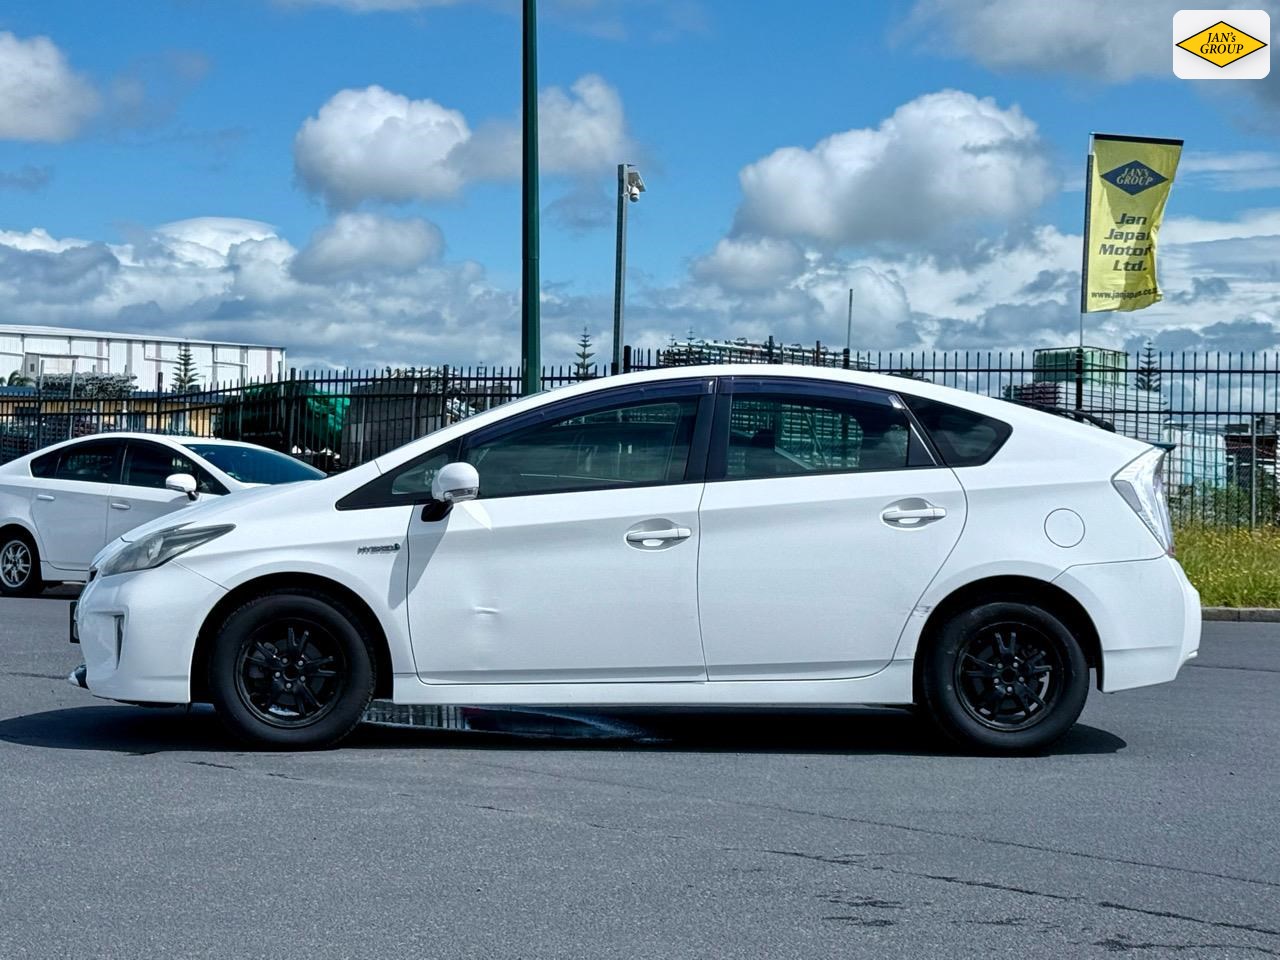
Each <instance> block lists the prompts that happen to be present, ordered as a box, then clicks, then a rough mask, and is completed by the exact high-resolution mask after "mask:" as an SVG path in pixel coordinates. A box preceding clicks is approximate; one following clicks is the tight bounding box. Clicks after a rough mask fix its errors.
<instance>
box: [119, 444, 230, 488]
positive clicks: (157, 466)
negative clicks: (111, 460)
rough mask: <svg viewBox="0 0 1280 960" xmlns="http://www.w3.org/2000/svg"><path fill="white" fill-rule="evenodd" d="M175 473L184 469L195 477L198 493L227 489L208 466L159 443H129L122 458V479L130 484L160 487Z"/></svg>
mask: <svg viewBox="0 0 1280 960" xmlns="http://www.w3.org/2000/svg"><path fill="white" fill-rule="evenodd" d="M175 473H186V474H189V475H190V476H192V477H194V478H195V481H196V489H197V490H198V491H200V492H201V493H216V494H223V493H226V492H227V489H226V487H224V486H223V485H222V484H221V483H219V482H218V481H217V480H215V479H214V478H213V476H212V475H211V474H210V473H209V471H208V470H205V469H204V468H203V467H200V466H198V465H197V464H196V463H195V462H194V461H193V460H191V459H190V458H189V457H184V456H183V455H182V454H180V453H179V452H178V451H176V450H172V449H170V448H169V447H165V446H161V445H160V444H158V443H131V444H129V456H128V457H127V458H126V459H125V465H124V477H123V480H122V481H121V482H122V483H124V484H125V485H126V486H130V487H150V488H152V489H157V490H163V489H164V483H165V481H166V480H167V479H169V477H171V476H172V475H173V474H175Z"/></svg>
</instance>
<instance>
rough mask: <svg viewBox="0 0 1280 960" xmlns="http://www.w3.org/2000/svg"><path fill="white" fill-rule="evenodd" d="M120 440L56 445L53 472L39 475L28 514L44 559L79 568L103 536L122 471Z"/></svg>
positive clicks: (86, 563) (99, 546)
mask: <svg viewBox="0 0 1280 960" xmlns="http://www.w3.org/2000/svg"><path fill="white" fill-rule="evenodd" d="M123 451H124V442H123V441H122V440H112V439H94V440H85V441H83V442H81V443H74V444H71V445H69V446H66V447H63V448H62V449H61V451H59V456H58V461H57V464H56V465H51V467H52V473H51V474H50V475H48V476H46V477H42V478H41V479H40V480H39V481H37V484H36V487H35V489H34V490H33V497H32V500H31V516H32V518H33V519H34V520H35V523H36V529H37V530H38V532H39V535H40V544H41V549H42V551H43V554H44V555H43V559H44V560H45V561H47V562H48V563H50V564H51V565H53V566H55V567H57V568H59V569H60V570H68V571H83V570H88V569H89V561H90V560H92V559H93V556H94V554H96V553H97V552H98V551H99V550H101V549H102V547H103V546H104V545H105V544H106V542H107V509H108V508H107V499H108V497H109V496H110V493H111V487H112V485H113V484H115V483H116V482H117V481H118V480H119V477H120V461H121V454H122V453H123Z"/></svg>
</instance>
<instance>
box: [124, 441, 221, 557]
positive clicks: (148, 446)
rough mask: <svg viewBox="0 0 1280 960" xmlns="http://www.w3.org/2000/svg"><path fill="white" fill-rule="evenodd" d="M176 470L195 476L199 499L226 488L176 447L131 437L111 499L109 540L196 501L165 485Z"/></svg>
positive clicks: (197, 497)
mask: <svg viewBox="0 0 1280 960" xmlns="http://www.w3.org/2000/svg"><path fill="white" fill-rule="evenodd" d="M175 473H185V474H189V475H190V476H192V477H194V478H195V481H196V499H197V501H198V500H199V499H201V498H203V497H207V496H209V495H211V494H214V493H219V492H223V491H224V489H225V488H224V487H223V486H222V485H221V484H220V483H218V481H217V480H215V479H214V478H213V477H211V476H210V475H209V472H208V471H207V470H204V469H202V468H201V467H199V466H198V465H197V464H196V463H195V462H194V461H192V460H191V459H190V458H189V457H186V456H184V455H183V454H181V453H180V452H179V451H177V450H174V449H173V448H172V447H167V446H165V445H164V444H161V443H152V442H150V441H148V440H130V441H129V444H128V449H127V450H126V451H125V459H124V469H123V471H122V473H121V477H120V483H118V484H116V485H115V486H113V487H112V488H111V496H110V497H109V499H108V504H107V506H108V511H107V540H108V541H111V540H114V539H115V538H116V537H118V536H120V535H121V534H122V533H127V532H128V531H130V530H132V529H133V528H134V527H140V526H142V524H144V523H146V522H148V521H150V520H154V519H155V518H156V517H162V516H165V515H166V514H169V513H173V512H175V511H177V510H181V509H182V508H183V507H186V506H190V505H191V504H192V503H193V502H196V501H193V500H191V498H190V497H188V496H187V495H186V494H185V493H179V492H178V491H176V490H170V489H168V488H167V487H165V485H164V483H165V480H167V479H168V478H169V477H170V476H172V475H173V474H175ZM175 522H177V521H175Z"/></svg>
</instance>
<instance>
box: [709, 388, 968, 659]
mask: <svg viewBox="0 0 1280 960" xmlns="http://www.w3.org/2000/svg"><path fill="white" fill-rule="evenodd" d="M707 473H708V477H707V478H708V483H707V485H706V490H705V492H704V494H703V498H702V506H701V509H700V510H699V521H700V527H701V537H702V543H701V553H700V559H699V567H698V582H699V597H698V599H699V610H700V622H701V626H702V642H703V647H704V648H705V650H706V658H707V675H708V678H709V679H711V680H735V679H802V678H803V679H821V678H844V677H858V676H865V675H868V674H871V673H875V672H876V671H877V670H880V669H881V668H883V667H884V666H885V665H886V664H887V663H888V662H889V660H890V659H891V658H892V656H893V651H894V648H895V646H896V645H897V641H898V636H899V634H900V633H901V632H902V628H903V626H904V625H905V623H906V620H907V617H908V616H909V615H910V614H911V611H912V609H913V608H914V607H915V605H916V603H917V601H918V600H919V598H920V596H921V595H922V594H923V593H924V590H925V588H926V587H927V586H928V584H929V582H930V581H931V580H932V579H933V577H934V575H935V574H936V573H937V571H938V570H939V569H940V568H941V566H942V563H943V561H944V560H945V559H946V557H947V555H948V554H949V553H950V551H951V549H952V548H953V547H954V546H955V544H956V541H957V540H958V538H959V536H960V531H961V529H962V528H963V526H964V520H965V497H964V492H963V490H962V489H961V487H960V483H959V482H958V481H957V480H956V477H955V475H954V474H953V473H952V471H951V470H950V469H948V468H947V467H944V466H941V465H939V464H937V463H936V462H935V460H934V458H933V456H932V454H931V452H930V450H929V448H928V446H927V445H926V443H925V441H924V440H923V439H922V437H921V436H920V434H919V433H918V431H917V428H916V426H915V424H914V422H913V421H912V419H911V416H910V414H909V413H908V412H907V409H906V407H905V405H903V403H902V402H901V401H900V400H899V399H898V398H897V397H896V396H895V395H892V394H890V393H887V392H884V391H879V390H872V389H867V388H861V387H856V386H852V385H846V384H839V383H831V382H824V381H820V380H803V379H799V378H797V379H795V380H792V379H786V378H740V377H735V378H724V379H722V380H721V384H720V394H719V396H718V397H717V403H716V422H715V427H714V428H713V436H712V442H711V458H710V462H709V464H708V470H707Z"/></svg>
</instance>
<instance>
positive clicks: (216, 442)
mask: <svg viewBox="0 0 1280 960" xmlns="http://www.w3.org/2000/svg"><path fill="white" fill-rule="evenodd" d="M90 440H151V441H153V442H159V443H165V444H170V445H175V446H180V447H187V448H190V447H191V445H192V444H199V445H201V446H204V445H210V446H220V447H246V448H251V449H254V450H270V448H269V447H262V446H259V445H258V444H256V443H245V442H244V441H241V440H220V439H215V438H212V437H188V436H178V435H175V434H169V433H146V432H144V431H141V430H109V431H105V432H103V433H88V434H85V435H84V436H83V437H72V438H71V439H70V440H59V441H58V442H57V443H51V444H48V445H47V446H44V447H41V448H40V449H39V450H33V451H32V452H31V453H28V454H24V455H23V456H21V457H17V458H15V459H13V460H10V461H8V462H9V463H23V462H26V461H27V460H32V459H35V458H36V457H42V456H44V455H45V454H47V453H52V452H53V451H54V450H60V449H62V448H63V447H67V446H71V445H73V444H77V443H87V442H88V441H90ZM193 452H194V451H193ZM273 452H274V451H273ZM197 456H198V454H197ZM6 465H7V464H6Z"/></svg>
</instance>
